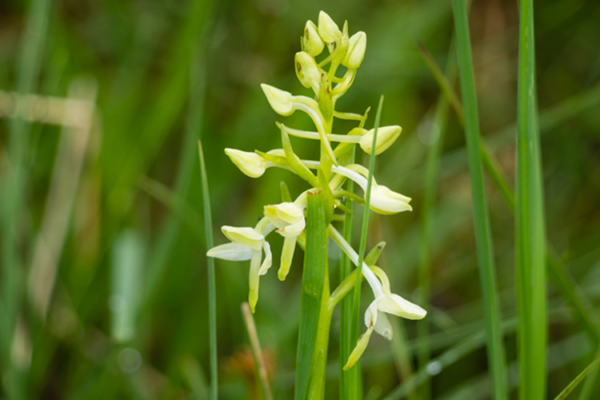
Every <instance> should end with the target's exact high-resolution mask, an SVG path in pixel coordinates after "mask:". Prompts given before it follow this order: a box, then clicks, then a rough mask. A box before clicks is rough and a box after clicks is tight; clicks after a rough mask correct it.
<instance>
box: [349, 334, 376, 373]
mask: <svg viewBox="0 0 600 400" xmlns="http://www.w3.org/2000/svg"><path fill="white" fill-rule="evenodd" d="M371 333H373V327H371V328H369V329H367V331H366V332H365V333H364V334H363V335H362V336H361V337H360V339H358V343H357V344H356V347H355V348H354V350H352V353H350V357H348V362H347V363H346V365H344V371H347V370H349V369H350V368H352V367H353V366H354V364H356V362H357V361H358V360H359V359H360V357H361V356H362V355H363V353H364V352H365V349H366V348H367V345H368V344H369V339H371Z"/></svg>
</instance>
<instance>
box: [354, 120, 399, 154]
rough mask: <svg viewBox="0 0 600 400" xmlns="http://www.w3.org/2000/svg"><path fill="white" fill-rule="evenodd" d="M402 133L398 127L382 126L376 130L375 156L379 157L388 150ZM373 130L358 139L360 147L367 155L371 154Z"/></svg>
mask: <svg viewBox="0 0 600 400" xmlns="http://www.w3.org/2000/svg"><path fill="white" fill-rule="evenodd" d="M400 133H402V128H401V127H399V126H398V125H394V126H382V127H381V128H379V129H378V130H377V143H375V155H379V154H381V153H383V152H384V151H386V150H387V149H389V148H390V146H391V145H392V144H394V142H395V141H396V139H398V136H400ZM374 134H375V129H371V130H370V131H368V132H367V133H366V134H365V135H363V136H362V137H361V138H360V147H361V148H362V149H363V150H364V151H365V153H367V154H371V151H372V150H373V149H372V147H373V135H374Z"/></svg>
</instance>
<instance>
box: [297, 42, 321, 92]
mask: <svg viewBox="0 0 600 400" xmlns="http://www.w3.org/2000/svg"><path fill="white" fill-rule="evenodd" d="M295 61H296V75H297V76H298V80H299V81H300V83H301V84H302V85H303V86H304V87H306V88H312V89H313V90H314V91H315V92H318V91H319V81H320V80H321V72H320V71H319V67H317V63H315V59H314V58H312V57H311V56H310V54H308V53H306V52H304V51H300V52H298V53H296V57H295Z"/></svg>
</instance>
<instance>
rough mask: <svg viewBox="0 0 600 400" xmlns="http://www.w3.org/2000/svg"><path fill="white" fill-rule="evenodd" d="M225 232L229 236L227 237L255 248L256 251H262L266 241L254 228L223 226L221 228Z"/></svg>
mask: <svg viewBox="0 0 600 400" xmlns="http://www.w3.org/2000/svg"><path fill="white" fill-rule="evenodd" d="M221 231H223V234H224V235H225V236H227V239H229V240H231V241H232V242H234V243H239V244H243V245H244V246H248V247H251V248H253V249H254V250H256V251H260V250H261V249H262V247H263V244H264V243H265V237H264V236H263V235H262V234H260V233H259V232H256V230H254V228H237V227H235V226H227V225H225V226H223V227H222V228H221Z"/></svg>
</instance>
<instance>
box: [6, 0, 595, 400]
mask: <svg viewBox="0 0 600 400" xmlns="http://www.w3.org/2000/svg"><path fill="white" fill-rule="evenodd" d="M44 3H47V5H46V6H44ZM536 6H537V10H536V17H535V23H536V46H537V63H538V64H537V66H538V68H537V77H538V90H539V91H538V94H539V95H538V99H539V110H540V127H541V133H542V139H541V143H542V157H543V171H544V186H545V191H546V194H545V202H546V218H547V219H546V222H547V230H548V237H549V240H550V242H551V243H552V244H553V246H554V248H555V249H556V251H557V252H558V254H559V255H560V256H561V258H562V261H563V263H564V264H565V266H566V270H567V271H568V273H569V274H570V275H572V277H573V279H574V281H575V282H577V283H578V287H577V289H578V290H580V294H581V295H582V297H583V298H585V299H587V300H589V302H590V303H589V304H590V307H591V308H592V311H593V313H595V310H594V309H593V307H594V306H595V305H597V304H598V302H599V300H600V299H599V298H600V261H599V259H600V211H599V207H598V204H600V112H599V111H598V110H599V107H600V86H599V82H600V51H599V49H600V47H599V44H600V41H599V38H600V24H598V21H600V5H599V4H598V3H597V2H595V1H591V0H589V1H584V0H580V1H569V2H566V1H560V0H547V1H544V2H536ZM321 9H324V10H325V11H326V12H328V13H329V14H330V15H331V16H332V17H333V19H334V20H335V21H337V22H338V23H339V24H340V26H341V24H342V23H343V21H344V20H348V21H349V27H350V33H351V34H352V33H354V32H356V31H358V30H363V31H365V32H366V33H367V36H368V45H367V53H366V57H365V60H364V62H363V64H362V66H361V68H360V70H359V72H358V75H357V78H356V80H355V83H354V85H353V87H352V89H351V90H350V91H349V92H348V94H347V95H346V96H344V97H343V98H342V100H341V101H340V102H339V103H338V109H341V110H345V111H350V112H358V113H362V112H364V110H365V109H366V108H367V107H369V106H372V107H375V106H376V104H377V102H378V99H379V96H380V95H381V94H384V95H385V103H384V109H383V114H382V124H383V125H394V124H399V125H401V126H402V127H403V128H404V131H403V133H402V135H401V137H400V139H399V140H398V142H397V143H396V144H395V145H394V146H393V147H392V148H391V149H390V150H388V151H387V152H386V153H384V154H382V155H381V156H380V157H378V159H377V164H376V176H377V180H378V182H379V183H382V184H385V185H386V186H388V187H390V188H391V189H393V190H396V191H399V192H401V193H403V194H406V195H408V196H410V197H412V198H413V202H412V204H413V207H414V212H412V213H402V214H398V215H394V216H386V217H382V216H379V215H373V216H372V218H371V224H370V239H369V247H370V246H372V245H374V244H375V243H377V242H379V241H381V240H384V241H386V242H387V246H386V248H385V250H384V253H383V255H382V258H381V261H380V262H379V264H380V266H381V267H382V268H384V269H385V270H386V271H387V273H388V274H389V276H390V279H391V281H392V286H393V288H394V291H395V292H397V293H399V294H401V295H403V296H405V297H406V298H409V299H413V300H415V299H417V298H418V293H419V292H418V291H419V281H418V278H417V276H418V273H417V271H418V266H419V248H420V244H421V243H420V241H421V235H420V217H421V211H420V210H421V208H422V207H421V204H422V202H423V190H424V182H425V164H426V159H427V155H428V152H429V151H430V149H431V147H432V145H433V144H434V143H435V142H436V141H437V140H438V138H439V132H440V127H439V126H437V125H436V124H435V122H434V111H435V105H436V103H437V100H438V97H439V96H440V89H439V86H438V85H437V83H436V81H435V79H434V78H433V75H432V74H431V72H430V71H429V69H428V68H427V65H426V63H425V62H424V60H423V57H422V56H421V53H420V52H419V50H418V46H417V42H418V41H420V42H422V43H423V44H424V46H425V47H427V48H428V49H429V51H430V52H431V53H432V55H433V57H434V59H435V60H436V62H438V63H439V64H440V65H441V66H442V67H443V66H445V65H446V63H447V62H448V57H449V55H450V57H455V55H454V53H452V52H451V51H450V47H451V42H452V36H453V21H452V13H451V9H450V2H448V1H440V0H426V1H416V0H413V1H410V0H406V1H368V2H367V1H355V0H352V1H349V0H345V1H332V2H327V3H326V4H324V3H322V2H317V1H296V0H294V1H292V0H288V1H276V0H256V1H235V0H226V1H218V2H217V1H213V2H211V1H206V0H200V1H199V0H160V1H142V0H131V1H122V0H118V1H115V0H107V1H93V0H77V1H76V0H62V1H58V0H57V1H44V0H31V1H19V0H3V1H2V2H1V3H0V91H1V93H2V97H1V98H0V116H1V117H2V119H1V120H0V166H1V172H2V181H0V182H1V183H0V201H1V202H2V205H3V208H2V211H3V213H2V223H3V226H2V229H1V230H0V236H2V240H3V247H2V250H1V251H2V256H3V257H2V259H1V261H0V262H1V263H2V282H1V286H2V300H1V301H2V302H1V303H0V305H1V308H0V325H1V327H2V354H1V359H2V361H1V366H2V375H3V380H2V383H3V385H2V389H1V390H0V397H1V398H7V399H8V398H10V399H29V398H39V399H188V398H204V396H205V390H206V382H207V378H208V349H209V345H208V312H207V310H208V308H207V307H208V305H207V278H206V277H207V269H206V257H205V252H206V245H205V238H204V231H203V223H204V220H203V218H202V206H203V204H202V196H201V180H200V172H199V167H198V153H197V151H198V150H197V144H196V143H197V140H198V139H201V140H202V143H203V147H204V151H205V157H206V165H207V172H208V181H209V185H210V190H211V201H212V212H213V221H214V226H215V229H214V234H215V242H216V244H220V243H224V242H225V240H226V239H225V238H224V236H222V234H221V233H220V232H219V229H218V227H220V226H221V225H235V226H251V225H254V224H255V221H256V220H257V217H259V216H260V215H261V214H262V206H263V205H265V204H270V203H277V202H279V201H280V194H279V182H280V181H282V180H285V181H286V182H287V183H288V186H289V187H290V190H291V192H292V195H293V196H294V195H297V194H299V193H300V192H301V191H303V190H305V189H306V186H305V184H304V183H303V182H302V181H301V180H299V179H298V178H296V177H294V176H291V174H289V173H287V172H286V171H280V170H269V171H268V172H267V173H266V174H265V175H264V176H263V177H262V178H261V179H257V180H253V179H251V178H248V177H246V176H244V175H243V174H241V173H240V172H239V170H237V168H236V167H235V166H234V165H233V164H232V163H231V162H230V161H229V159H228V158H227V157H226V156H225V154H224V152H223V149H224V148H225V147H232V148H237V149H241V150H245V151H253V150H254V149H260V150H265V151H266V150H270V149H272V148H277V147H281V145H280V137H279V134H278V130H277V128H276V126H275V124H274V123H275V121H277V120H279V121H283V120H285V121H286V125H289V126H293V127H297V128H300V129H302V128H306V129H309V128H310V121H309V120H308V118H306V117H305V116H304V115H294V116H292V117H289V118H285V119H283V118H282V117H279V116H277V115H276V114H275V113H274V112H273V111H272V110H271V108H270V107H269V105H268V103H267V101H266V100H265V98H264V96H263V93H262V91H261V90H260V87H259V84H260V83H263V82H264V83H269V84H272V85H274V86H276V87H279V88H282V89H285V90H288V91H291V92H293V93H296V94H304V95H309V93H308V90H307V89H304V88H303V87H302V86H301V85H300V83H299V82H298V81H297V79H296V76H295V73H294V66H293V56H294V53H295V52H296V51H299V45H300V41H299V38H300V36H301V34H302V32H303V27H304V24H305V22H306V20H308V19H312V20H313V21H315V22H316V21H317V18H318V12H319V11H320V10H321ZM32 10H33V13H32V12H31V11H32ZM36 10H41V12H39V13H38V12H37V11H36ZM28 21H32V22H30V23H31V25H30V27H34V28H30V29H31V31H32V32H34V34H33V35H27V34H26V31H27V24H28ZM470 22H471V35H472V44H473V51H474V54H473V56H474V63H475V68H476V69H475V74H476V81H477V90H478V95H479V106H480V115H481V121H480V122H481V130H482V134H483V137H484V141H485V142H486V144H487V146H488V147H489V148H490V150H491V151H492V153H493V154H494V155H495V157H496V159H497V160H498V164H499V166H500V169H501V171H502V172H503V173H504V174H505V175H506V176H507V177H508V179H509V182H510V183H511V184H512V183H513V182H514V169H515V161H516V160H515V129H514V124H515V119H516V86H517V79H516V78H517V77H516V72H517V52H518V9H517V3H516V2H514V1H509V0H488V1H474V2H473V5H472V7H471V17H470ZM36 43H37V44H38V45H39V46H37V47H36ZM28 81H29V82H30V84H27V82H28ZM23 88H25V89H26V91H27V93H35V94H39V95H42V96H54V97H55V98H53V100H56V101H55V102H54V103H52V104H58V105H56V107H58V108H56V109H53V110H50V106H49V104H50V103H51V101H50V100H48V102H47V103H43V102H40V105H39V107H38V108H39V109H38V110H37V111H36V112H33V111H31V113H32V115H33V114H35V117H32V118H34V119H36V121H34V122H32V123H29V122H27V123H23V122H19V121H18V119H16V118H15V116H17V115H22V114H19V111H18V109H17V108H18V107H16V106H15V104H17V103H18V99H20V98H22V97H18V96H17V95H15V94H14V92H18V91H19V90H23ZM67 97H69V98H72V99H78V102H77V101H76V102H71V103H61V102H60V99H65V98H67ZM44 99H48V98H46V97H44ZM42 100H43V99H42ZM90 101H94V102H95V110H96V113H95V114H94V115H92V117H90V118H87V119H86V118H84V117H81V116H82V115H84V116H85V114H86V108H85V107H86V106H87V105H89V104H90ZM57 102H58V103H57ZM82 104H83V106H82V107H83V108H81V107H80V108H77V107H78V106H81V105H82ZM45 107H46V108H45ZM52 113H54V114H52ZM298 114H299V113H298ZM56 115H58V117H56ZM373 116H374V113H372V114H371V117H370V119H369V121H368V122H367V127H369V128H370V127H372V125H373V120H374V117H373ZM63 117H64V118H65V120H69V121H71V120H73V121H74V122H72V124H71V126H66V127H60V126H58V125H57V124H56V121H58V122H60V121H61V118H63ZM53 118H54V119H53ZM57 118H58V119H57ZM40 121H42V122H43V121H45V122H47V123H42V122H40ZM53 121H54V122H53ZM349 127H350V125H349V124H348V125H347V124H344V123H340V124H338V125H336V126H335V127H334V131H336V132H340V133H341V132H343V131H345V130H347V129H348V128H349ZM15 132H17V133H18V135H21V136H20V137H21V138H26V139H24V145H23V149H22V150H23V151H21V152H18V151H17V152H16V153H15V152H14V147H15V143H14V142H18V141H19V140H20V139H19V136H18V135H17V136H15ZM82 138H83V139H82ZM294 146H295V149H296V150H297V151H298V152H299V153H300V155H301V157H303V158H313V159H314V158H315V157H316V156H317V152H318V145H317V142H309V141H300V140H295V141H294ZM464 146H465V141H464V133H463V132H462V129H461V127H460V124H459V123H458V120H457V118H456V117H455V115H453V114H452V113H451V114H450V117H449V120H448V124H447V130H446V132H445V135H444V143H443V147H442V154H441V158H440V164H439V174H438V178H437V185H436V191H437V194H436V197H435V205H434V208H433V218H434V219H433V224H434V225H433V227H434V228H433V236H432V239H433V241H432V246H431V249H430V250H429V251H428V256H429V257H430V259H431V263H432V264H431V265H432V269H431V270H432V274H431V277H430V279H431V305H430V306H429V316H428V321H429V324H430V328H431V336H430V338H429V339H430V340H429V343H430V345H431V349H432V358H433V359H434V363H433V364H429V368H428V369H427V370H426V372H428V373H426V374H425V375H424V376H425V377H426V378H427V381H426V383H425V384H426V385H430V388H431V396H432V398H435V399H478V398H479V399H486V398H489V393H490V385H489V380H488V378H487V361H486V353H485V347H484V342H483V340H479V342H477V341H476V340H468V341H467V342H468V343H472V346H471V347H472V348H470V349H469V350H468V351H463V352H462V353H460V354H461V355H460V356H459V357H455V359H452V357H450V356H447V357H446V358H443V359H441V361H438V362H437V363H436V362H435V357H437V356H440V355H444V354H448V352H450V354H451V355H452V354H453V353H452V351H459V350H461V349H462V348H463V347H464V343H465V342H464V341H465V339H466V338H467V339H468V338H473V337H477V336H476V334H477V333H478V332H483V314H482V304H481V290H480V286H479V276H478V270H477V262H476V252H475V241H474V232H473V223H472V210H471V195H470V181H469V175H468V171H467V159H466V152H465V148H464ZM14 154H18V156H17V158H14V157H13V156H12V155H14ZM361 158H362V156H360V157H359V160H360V161H363V162H364V161H365V160H366V159H365V160H361ZM18 165H20V166H21V167H22V169H21V171H22V174H21V175H20V176H21V182H22V184H23V185H22V189H23V192H22V193H23V197H22V199H21V200H22V201H21V202H20V206H17V207H16V208H11V207H12V206H11V203H10V202H9V201H8V199H9V198H11V196H12V194H13V192H12V190H13V189H14V187H15V186H14V185H13V183H12V181H11V176H12V174H14V173H15V171H17V167H18ZM486 184H487V196H488V197H487V198H488V204H489V207H490V216H491V224H492V229H493V231H492V233H493V239H494V245H495V255H496V262H497V277H498V283H499V290H500V295H501V301H502V315H503V318H504V320H505V327H506V329H505V336H504V337H505V343H506V346H507V347H506V349H507V358H508V361H509V365H510V368H512V370H513V371H516V370H515V358H516V348H515V327H514V325H515V324H514V321H515V315H516V302H515V283H514V266H515V265H514V264H515V263H514V259H515V255H514V241H515V236H514V231H515V228H514V218H513V216H512V213H511V210H510V208H509V207H508V206H507V205H506V202H505V201H504V198H503V196H502V194H501V193H500V192H499V191H498V190H497V189H496V188H495V186H494V185H493V184H492V183H491V181H488V182H486ZM11 210H17V211H18V213H17V214H16V215H14V214H11ZM8 221H16V229H15V230H14V234H15V236H14V237H13V235H11V237H7V235H8V233H9V232H11V230H10V227H9V222H8ZM356 232H358V230H356ZM281 243H282V241H281V238H274V239H273V240H272V246H273V248H274V258H275V260H277V259H278V256H279V254H280V248H281ZM301 256H302V252H301V251H297V254H296V258H295V262H294V264H293V267H292V271H291V273H290V275H289V277H288V278H287V280H286V281H285V282H280V281H279V280H278V279H277V277H276V273H273V272H274V271H275V269H273V270H272V271H271V273H270V274H268V275H267V276H264V277H262V278H261V290H260V300H259V303H258V307H257V312H256V314H255V315H254V318H255V321H256V324H257V329H258V335H259V338H260V341H261V345H262V347H263V349H264V351H265V354H266V357H267V361H268V365H269V370H270V373H271V377H272V386H273V390H274V393H275V398H277V399H287V398H291V396H292V390H293V377H294V374H293V370H294V366H295V351H296V338H297V328H298V315H299V308H300V283H301V266H302V259H301ZM330 256H331V266H330V270H331V272H332V276H333V277H334V281H336V279H335V277H337V275H336V273H337V259H338V258H339V253H338V252H336V251H331V254H330ZM247 276H248V265H247V263H231V262H221V261H218V262H217V270H216V278H217V293H218V295H217V312H218V345H219V347H218V355H219V372H220V376H219V381H220V393H221V396H220V398H222V399H255V398H259V397H257V393H256V376H255V373H254V371H255V368H254V362H253V359H252V356H251V353H250V351H249V347H248V343H249V342H248V337H247V333H246V329H245V326H244V322H243V318H242V314H241V309H240V305H241V303H242V302H243V301H245V300H246V298H247V293H248V279H247ZM549 296H550V300H549V308H550V309H549V316H550V317H549V320H550V330H549V366H548V368H549V372H548V373H549V377H550V379H549V396H552V398H553V396H554V395H556V394H557V393H558V392H559V391H560V390H562V388H564V387H565V386H566V385H567V384H568V383H569V382H570V381H571V380H572V379H573V378H574V377H575V376H576V375H577V374H578V373H579V372H580V371H581V370H582V369H583V368H584V367H585V366H586V365H587V364H588V363H589V362H590V360H591V359H592V357H593V354H594V346H595V344H594V341H593V340H590V338H589V335H587V334H586V331H585V330H584V329H583V326H582V324H581V323H580V321H579V319H578V318H577V315H576V313H574V312H573V310H572V308H571V307H570V305H569V303H568V302H567V301H566V300H565V297H564V296H563V294H562V293H561V292H560V291H558V290H557V289H556V288H555V286H554V285H552V283H551V281H550V283H549ZM368 301H370V300H369V298H368V293H367V294H366V295H365V299H364V301H363V304H368V303H367V302H368ZM338 321H339V319H338V314H337V313H336V314H334V319H333V325H332V326H333V328H332V338H331V342H330V353H329V359H330V363H331V365H330V369H329V374H328V376H329V379H328V392H327V396H326V398H331V399H334V398H337V382H338V376H339V367H338V365H339V359H338V357H337V354H338V341H337V337H338V332H339V322H338ZM396 328H397V329H399V330H398V331H397V332H396V339H395V340H394V341H393V342H392V343H391V344H390V342H387V341H386V340H384V339H383V338H380V337H375V336H373V338H372V340H371V343H370V345H369V347H368V349H367V351H366V353H365V355H364V357H363V362H362V367H363V375H364V382H363V386H364V391H365V393H366V396H368V397H367V398H368V399H370V400H373V399H377V398H383V397H385V395H387V394H388V393H389V392H390V391H392V390H393V389H394V388H396V387H397V386H398V385H399V384H401V382H403V381H405V379H406V373H407V371H408V372H410V370H411V369H412V370H413V373H414V371H417V370H418V364H417V362H416V358H417V354H418V353H419V351H420V349H421V347H419V341H417V340H416V336H417V333H416V332H417V330H416V325H415V323H414V322H410V321H405V322H401V321H397V322H396ZM473 335H475V336H473ZM460 345H462V346H463V347H460ZM459 352H460V351H459ZM449 360H450V361H449ZM407 362H408V364H407ZM407 368H408V369H407ZM403 374H404V375H403ZM511 384H512V385H513V387H514V385H516V375H515V374H514V373H512V374H511ZM598 386H600V385H598ZM594 393H595V395H593V396H592V398H597V397H600V387H597V388H596V389H595V392H594ZM513 394H514V392H513ZM411 396H412V398H413V399H414V398H418V397H416V395H414V394H413V395H411ZM594 396H595V397H594Z"/></svg>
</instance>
